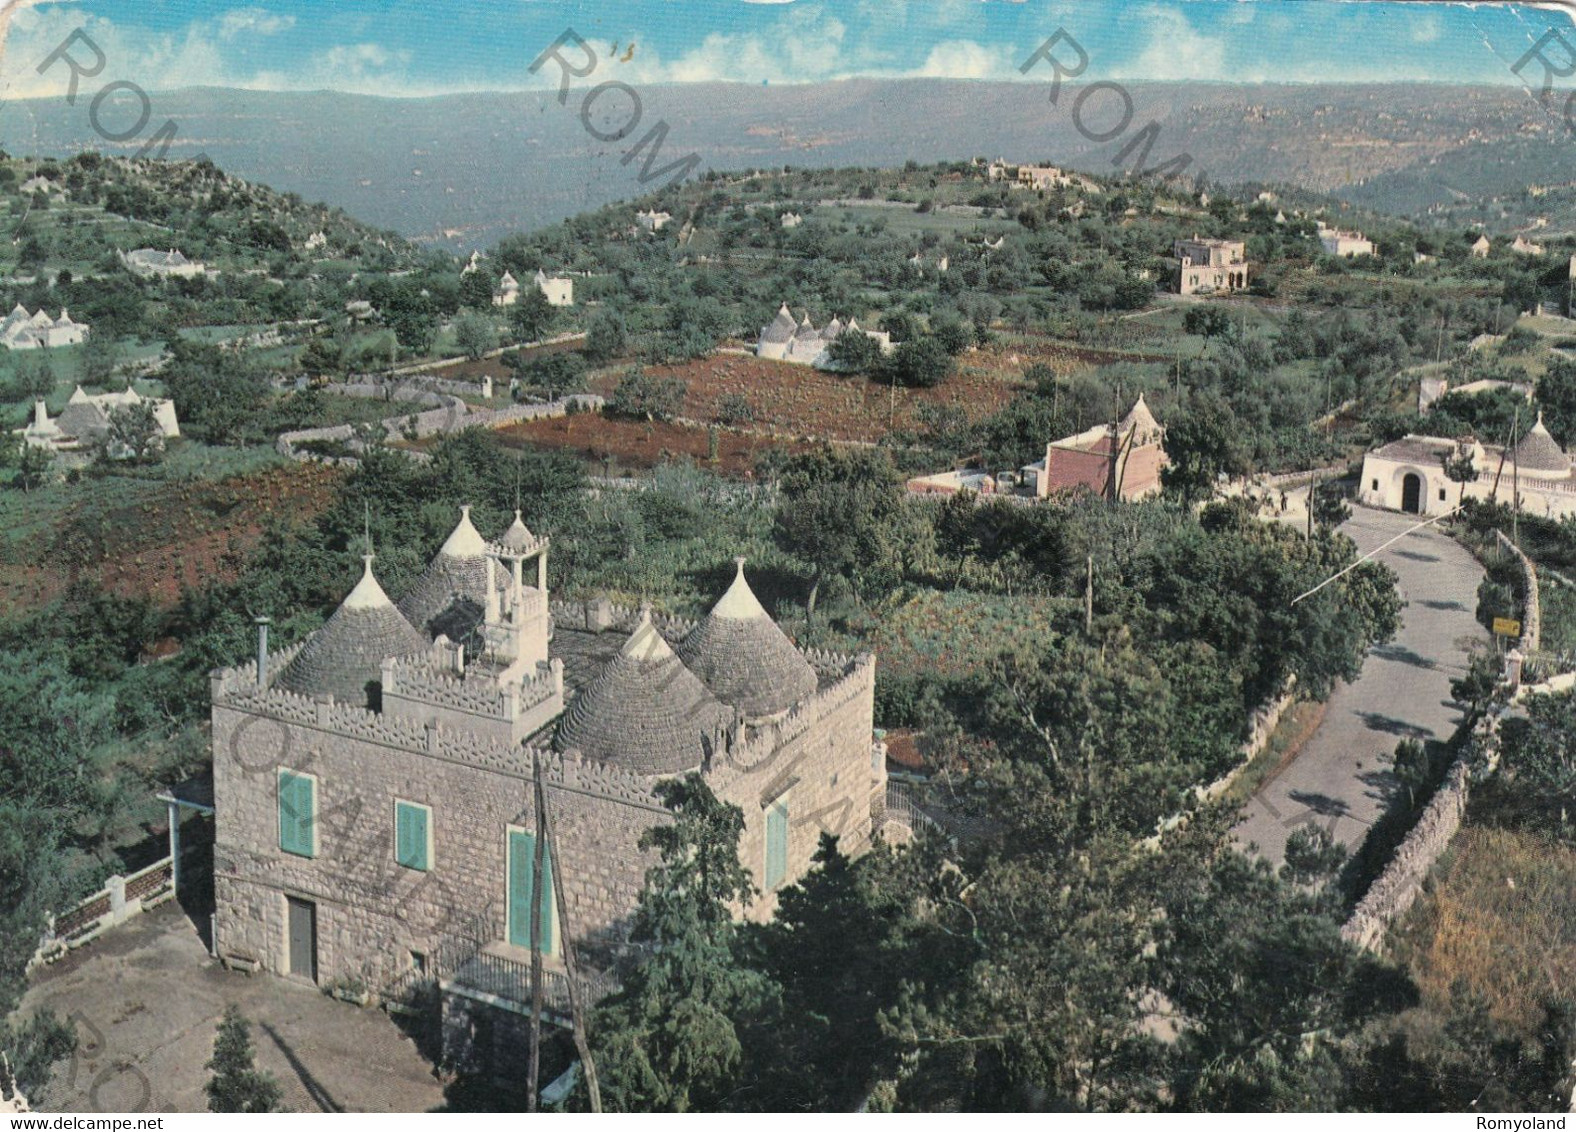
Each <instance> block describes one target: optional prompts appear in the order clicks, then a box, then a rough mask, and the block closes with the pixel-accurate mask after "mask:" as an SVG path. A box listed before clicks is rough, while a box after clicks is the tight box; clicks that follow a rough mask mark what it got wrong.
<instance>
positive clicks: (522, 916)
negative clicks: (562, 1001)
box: [509, 829, 553, 954]
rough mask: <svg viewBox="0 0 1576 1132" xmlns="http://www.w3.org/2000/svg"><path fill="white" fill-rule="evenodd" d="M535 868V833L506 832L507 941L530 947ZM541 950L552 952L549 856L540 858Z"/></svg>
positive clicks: (551, 897) (551, 873)
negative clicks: (507, 857) (507, 836)
mask: <svg viewBox="0 0 1576 1132" xmlns="http://www.w3.org/2000/svg"><path fill="white" fill-rule="evenodd" d="M535 867H536V835H535V834H531V833H527V832H525V831H524V830H520V829H511V830H510V831H509V942H510V943H512V944H514V945H515V946H516V947H530V946H531V888H532V884H531V881H532V879H533V872H534V869H535ZM538 906H539V907H540V908H541V918H542V950H543V951H544V952H547V953H548V954H552V952H553V857H552V854H551V853H548V854H545V855H544V856H543V858H542V897H541V901H540V902H539V905H538Z"/></svg>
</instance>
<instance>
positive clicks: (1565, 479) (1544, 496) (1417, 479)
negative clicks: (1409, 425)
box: [1357, 413, 1576, 519]
mask: <svg viewBox="0 0 1576 1132" xmlns="http://www.w3.org/2000/svg"><path fill="white" fill-rule="evenodd" d="M1464 456H1470V457H1471V458H1472V466H1473V467H1474V468H1476V469H1477V474H1478V478H1477V479H1476V480H1474V481H1473V482H1471V483H1468V484H1467V485H1466V492H1465V495H1466V498H1468V499H1479V500H1485V501H1491V502H1494V503H1503V504H1506V505H1511V504H1516V505H1518V506H1519V507H1520V508H1521V510H1523V511H1526V512H1528V513H1530V514H1533V515H1543V516H1547V517H1550V518H1556V519H1558V518H1564V517H1565V516H1567V515H1576V476H1573V475H1572V468H1571V458H1570V456H1569V455H1568V454H1566V452H1565V450H1564V449H1562V448H1561V447H1560V446H1559V444H1558V443H1557V442H1556V441H1555V439H1554V437H1553V436H1551V435H1550V434H1549V430H1548V429H1547V428H1545V427H1544V425H1543V415H1542V414H1541V413H1540V414H1539V415H1538V419H1537V422H1536V423H1535V424H1534V425H1533V426H1532V427H1531V428H1530V429H1528V430H1527V433H1526V435H1524V436H1523V437H1522V438H1521V439H1520V440H1519V441H1517V442H1516V444H1515V445H1513V446H1512V447H1511V448H1509V449H1506V448H1505V447H1503V446H1502V445H1494V444H1482V443H1479V442H1478V441H1476V440H1474V439H1472V438H1470V437H1468V438H1466V439H1464V440H1450V439H1447V438H1444V437H1437V436H1404V437H1402V438H1401V439H1400V440H1395V441H1392V442H1391V443H1389V444H1386V445H1383V446H1381V447H1379V448H1375V449H1374V450H1373V451H1372V452H1369V453H1368V455H1366V456H1365V457H1363V478H1362V482H1361V483H1360V484H1359V485H1358V495H1357V498H1358V499H1359V500H1360V501H1361V502H1362V503H1365V504H1367V505H1368V506H1370V507H1383V508H1386V509H1388V510H1391V511H1406V512H1410V513H1412V514H1414V515H1437V514H1439V513H1441V512H1443V511H1451V510H1454V509H1455V507H1456V506H1457V503H1458V501H1459V500H1460V499H1461V497H1462V485H1461V484H1459V483H1456V482H1455V481H1453V480H1451V479H1450V477H1448V476H1447V475H1445V461H1446V460H1447V459H1459V458H1461V457H1464Z"/></svg>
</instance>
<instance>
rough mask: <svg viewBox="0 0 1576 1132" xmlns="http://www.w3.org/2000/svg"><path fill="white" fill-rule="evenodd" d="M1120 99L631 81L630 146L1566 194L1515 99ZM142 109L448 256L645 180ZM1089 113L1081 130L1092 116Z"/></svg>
mask: <svg viewBox="0 0 1576 1132" xmlns="http://www.w3.org/2000/svg"><path fill="white" fill-rule="evenodd" d="M1130 89H1131V91H1132V93H1133V99H1134V103H1135V106H1136V114H1135V116H1134V119H1133V125H1132V126H1131V127H1130V128H1129V129H1128V130H1127V132H1126V133H1125V134H1123V135H1122V136H1120V137H1118V138H1116V139H1114V140H1113V141H1110V142H1107V143H1104V144H1097V143H1093V142H1090V141H1088V140H1086V139H1085V138H1084V137H1083V136H1082V135H1081V134H1080V133H1079V132H1078V130H1077V129H1076V128H1075V127H1074V123H1073V118H1072V110H1071V106H1072V102H1073V94H1074V88H1071V87H1069V88H1068V93H1065V94H1064V95H1063V96H1062V98H1061V100H1060V105H1059V106H1053V105H1051V104H1050V102H1049V100H1048V97H1047V95H1048V87H1047V86H1046V85H1044V84H1028V83H979V82H962V81H952V80H931V79H914V80H865V79H857V80H849V81H845V82H836V83H819V84H809V85H800V86H783V87H755V86H744V85H739V84H695V85H686V86H658V87H648V88H643V89H642V90H641V95H642V98H643V101H644V107H645V117H644V120H643V122H642V125H641V127H640V129H639V131H638V133H637V134H636V135H635V136H636V137H638V136H639V135H640V134H643V133H644V132H645V130H646V129H647V128H648V127H649V126H650V125H652V124H654V123H655V122H657V121H658V120H659V119H661V120H666V121H667V123H668V124H669V126H670V133H669V135H668V138H667V142H666V146H665V151H664V156H663V158H662V161H664V162H665V161H667V160H669V159H670V157H678V156H682V155H684V154H686V153H690V152H694V153H698V154H699V155H700V156H701V159H702V163H701V166H700V169H702V170H704V169H706V168H713V169H739V168H749V167H770V166H777V165H783V164H795V165H813V166H839V165H866V166H890V165H897V164H901V163H902V162H904V161H906V160H910V159H912V160H916V161H920V162H929V161H937V160H945V159H956V158H959V157H966V156H970V155H975V154H978V155H984V156H996V155H1001V156H1005V157H1006V158H1007V159H1008V160H1013V161H1015V160H1036V159H1039V160H1050V161H1053V162H1057V163H1060V164H1064V165H1069V166H1073V167H1076V168H1081V169H1085V170H1089V171H1093V172H1100V173H1109V172H1111V171H1112V169H1113V164H1112V161H1113V158H1114V157H1115V156H1116V154H1117V153H1118V152H1119V151H1120V150H1121V149H1122V147H1123V146H1124V145H1126V144H1127V143H1128V142H1130V141H1132V140H1133V139H1134V137H1135V136H1136V135H1137V133H1138V131H1139V130H1140V128H1141V127H1142V126H1143V125H1145V124H1146V123H1148V122H1150V121H1151V120H1155V121H1159V122H1160V123H1161V132H1160V135H1159V137H1158V138H1157V139H1156V141H1155V146H1154V149H1153V150H1152V151H1151V153H1150V155H1149V163H1150V165H1154V164H1158V163H1160V162H1163V161H1165V160H1166V159H1169V158H1171V157H1173V156H1175V155H1176V154H1177V153H1179V152H1183V151H1185V152H1188V153H1190V154H1191V155H1192V157H1193V158H1194V162H1193V169H1195V170H1202V171H1203V172H1204V173H1206V174H1207V175H1208V176H1209V178H1210V179H1211V180H1213V181H1216V182H1223V183H1248V182H1251V183H1263V184H1280V185H1297V186H1302V187H1305V188H1309V189H1313V190H1318V191H1321V192H1331V193H1335V194H1337V195H1339V196H1341V197H1344V198H1346V199H1349V200H1351V201H1353V202H1354V203H1359V204H1362V205H1364V206H1367V207H1371V208H1375V209H1379V210H1384V211H1391V212H1397V213H1409V214H1429V213H1430V210H1432V215H1434V216H1435V217H1436V218H1438V219H1440V220H1442V221H1448V222H1450V223H1457V222H1462V223H1464V222H1467V221H1469V220H1473V219H1483V220H1487V221H1489V222H1491V223H1493V222H1503V221H1507V220H1508V221H1519V220H1520V219H1522V218H1524V217H1526V216H1531V215H1535V214H1540V212H1541V213H1546V212H1547V207H1546V205H1548V206H1552V205H1553V204H1554V202H1555V201H1556V200H1558V201H1561V202H1563V203H1561V204H1560V209H1561V210H1562V214H1561V215H1557V216H1554V217H1551V224H1552V225H1553V226H1554V227H1556V228H1560V227H1566V228H1568V227H1572V226H1573V222H1576V213H1572V212H1571V205H1570V203H1569V202H1570V199H1571V195H1570V194H1556V195H1555V197H1554V198H1551V199H1550V200H1548V201H1546V202H1544V203H1535V201H1536V198H1529V197H1528V195H1527V193H1526V192H1525V190H1526V187H1527V186H1528V185H1529V184H1532V185H1538V186H1547V185H1554V186H1558V185H1564V184H1576V146H1573V145H1572V139H1571V138H1570V136H1569V135H1568V133H1567V131H1566V129H1565V126H1564V123H1563V122H1562V121H1561V120H1560V119H1559V117H1558V115H1557V114H1546V113H1545V112H1544V111H1543V110H1542V108H1540V107H1539V106H1538V104H1537V103H1536V102H1535V101H1534V100H1533V99H1532V98H1530V97H1529V96H1528V94H1527V92H1525V91H1524V90H1522V89H1520V88H1518V87H1511V86H1507V87H1464V86H1448V85H1443V84H1439V85H1428V84H1342V85H1297V86H1294V85H1272V84H1259V85H1228V84H1210V83H1140V84H1132V85H1131V87H1130ZM154 108H155V115H154V121H155V123H158V122H162V121H164V120H165V119H166V118H174V119H175V120H176V121H177V123H178V124H179V130H180V138H179V141H178V142H177V143H176V144H175V145H174V146H172V147H171V150H170V154H171V156H174V157H190V156H193V155H195V154H198V153H206V154H207V155H208V156H210V157H211V158H213V159H214V161H216V162H217V163H218V164H219V165H220V166H222V167H223V168H225V169H226V170H229V171H231V172H233V173H235V174H237V175H239V176H242V177H246V178H249V179H254V180H266V181H267V182H268V183H270V184H272V185H274V186H277V187H278V188H280V189H282V190H291V191H294V192H297V193H300V194H301V195H302V196H304V197H306V198H308V199H321V200H325V201H328V202H330V203H332V204H335V205H338V206H340V207H343V208H345V209H347V210H349V211H350V212H351V213H353V214H355V215H357V216H359V217H361V218H363V219H364V220H366V221H368V222H369V223H372V224H374V225H377V226H379V227H384V228H389V229H393V230H396V231H399V232H401V233H403V234H405V235H407V236H410V237H413V238H417V239H421V240H425V241H430V242H435V243H442V244H445V245H447V246H450V247H454V248H468V247H471V246H487V245H489V244H491V243H492V242H494V241H495V240H496V239H497V238H498V237H500V236H501V235H503V234H504V233H506V232H508V231H512V230H517V229H522V228H524V229H531V228H537V227H540V226H542V225H544V224H547V223H550V222H553V221H555V220H559V219H563V218H565V217H568V216H571V215H574V214H576V213H579V212H582V211H585V210H587V209H590V208H595V207H597V206H600V205H602V204H605V203H608V202H610V201H613V200H617V199H622V198H628V197H634V196H639V195H642V194H644V193H646V192H649V191H650V190H652V189H654V188H656V187H658V185H659V182H658V181H656V180H653V181H651V182H649V183H647V184H644V185H643V184H641V182H640V181H639V179H638V174H639V169H640V162H639V161H637V162H635V163H634V164H631V165H622V164H621V163H620V158H621V157H622V156H623V149H624V147H626V146H628V145H629V144H631V142H632V140H633V139H630V140H626V141H624V142H622V143H620V142H613V143H603V142H598V141H596V140H595V139H594V138H592V137H591V136H590V135H589V134H588V133H587V132H586V131H585V130H584V128H583V127H582V125H581V122H580V116H579V103H578V101H577V100H576V99H575V98H571V100H570V102H569V104H568V105H567V106H560V105H558V103H557V100H556V99H555V98H554V97H553V95H552V94H551V93H543V94H518V93H516V94H505V93H497V94H475V95H463V96H451V97H443V98H431V99H415V100H399V101H393V100H388V99H380V98H374V97H367V96H362V95H347V94H338V93H330V92H316V93H267V92H252V91H236V90H213V89H194V90H186V91H177V92H171V93H163V94H159V95H157V96H155V98H154ZM1090 110H1091V117H1093V104H1091V107H1090ZM1091 124H1093V123H1091ZM0 144H3V145H4V146H5V148H6V149H7V150H8V151H10V152H12V153H34V152H37V153H47V154H59V155H64V154H69V153H71V152H75V151H76V150H78V149H81V148H83V147H89V146H92V147H97V148H100V149H101V150H103V151H104V152H106V153H113V152H133V151H135V149H136V148H137V143H135V142H133V143H129V144H127V145H123V146H120V147H116V146H113V145H109V144H107V143H105V142H103V141H101V140H100V139H98V138H97V137H95V135H94V133H93V131H92V129H91V126H90V124H89V121H88V114H87V110H86V105H85V100H80V101H79V103H78V105H77V106H75V107H72V106H69V105H67V104H66V103H65V101H64V99H45V100H33V101H21V102H9V103H6V104H4V106H3V108H0ZM1140 148H1141V147H1140ZM1136 156H1137V151H1134V152H1133V153H1131V154H1129V157H1128V161H1127V164H1129V165H1130V164H1131V163H1132V161H1133V159H1134V158H1135V157H1136ZM1502 212H1503V213H1504V214H1505V215H1504V216H1501V213H1502Z"/></svg>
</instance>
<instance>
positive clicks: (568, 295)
mask: <svg viewBox="0 0 1576 1132" xmlns="http://www.w3.org/2000/svg"><path fill="white" fill-rule="evenodd" d="M532 282H533V283H535V284H536V289H537V290H538V291H540V292H542V294H544V295H546V296H547V302H548V305H549V306H555V307H572V306H574V305H575V281H574V280H573V279H569V278H567V277H565V276H563V275H549V274H547V272H545V271H543V270H542V269H541V268H537V269H536V275H535V277H534V278H533V279H532Z"/></svg>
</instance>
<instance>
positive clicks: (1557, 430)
mask: <svg viewBox="0 0 1576 1132" xmlns="http://www.w3.org/2000/svg"><path fill="white" fill-rule="evenodd" d="M1537 395H1538V407H1539V408H1540V409H1542V410H1543V423H1544V425H1545V427H1547V428H1548V430H1549V433H1550V434H1551V435H1552V436H1553V437H1554V439H1555V440H1557V441H1558V442H1559V444H1560V446H1561V447H1562V448H1566V447H1569V446H1570V445H1571V444H1572V443H1573V442H1576V362H1572V361H1570V360H1569V359H1566V358H1556V359H1554V360H1552V361H1551V362H1550V363H1549V368H1548V370H1547V372H1545V373H1544V375H1543V376H1542V377H1540V378H1539V379H1538V394H1537Z"/></svg>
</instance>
